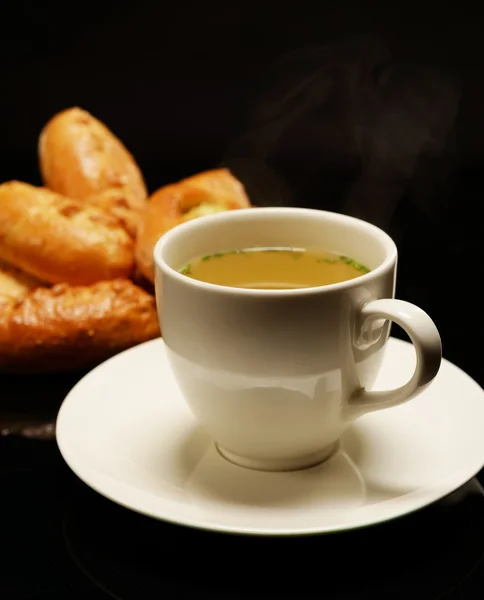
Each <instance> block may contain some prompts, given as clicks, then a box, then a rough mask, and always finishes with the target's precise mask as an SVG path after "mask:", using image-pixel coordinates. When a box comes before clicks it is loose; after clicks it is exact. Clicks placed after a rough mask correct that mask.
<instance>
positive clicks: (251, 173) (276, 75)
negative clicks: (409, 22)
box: [225, 37, 460, 228]
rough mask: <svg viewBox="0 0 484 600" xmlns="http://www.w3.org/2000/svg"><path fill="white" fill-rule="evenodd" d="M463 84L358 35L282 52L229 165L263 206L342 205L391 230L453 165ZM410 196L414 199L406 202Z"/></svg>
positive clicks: (429, 198)
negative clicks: (402, 211)
mask: <svg viewBox="0 0 484 600" xmlns="http://www.w3.org/2000/svg"><path fill="white" fill-rule="evenodd" d="M459 99H460V87H459V84H458V82H457V81H456V80H455V79H454V78H453V77H452V76H451V75H449V74H447V73H444V72H441V71H439V70H437V69H436V68H432V67H430V66H422V65H420V64H419V65H416V64H409V63H402V62H397V61H394V60H393V58H392V55H391V53H390V51H389V49H388V48H387V47H386V45H385V44H383V43H382V42H381V41H380V40H376V39H374V38H368V37H360V38H356V39H352V40H344V41H341V42H338V43H334V44H330V45H327V46H325V47H317V48H308V49H302V50H298V51H296V52H293V53H290V54H288V55H287V56H284V57H282V58H281V59H280V60H279V61H277V62H276V63H275V64H273V65H272V66H271V68H270V69H269V70H268V72H267V73H265V74H264V77H263V82H262V86H261V89H260V92H259V94H258V96H257V98H256V99H255V101H254V103H253V106H252V107H251V110H250V114H249V115H248V122H247V128H246V130H245V131H244V132H243V133H242V134H241V135H240V136H239V138H238V139H237V140H235V141H234V143H233V144H232V147H231V148H230V150H229V153H228V156H227V159H226V161H225V164H226V165H227V166H229V167H230V168H232V170H233V171H234V173H235V174H236V175H237V176H238V177H239V178H240V179H241V180H242V181H243V182H244V184H246V186H247V188H248V191H249V194H251V196H252V197H253V200H254V201H255V203H257V204H261V205H277V204H287V205H300V206H311V207H315V208H321V209H330V210H338V211H339V212H345V213H347V214H352V215H355V216H360V217H362V218H365V219H367V220H369V221H372V222H374V223H376V224H378V225H380V226H381V227H384V228H388V227H389V226H390V223H391V221H392V218H393V216H394V215H395V212H396V210H397V208H398V206H399V204H400V203H401V202H402V201H404V200H407V201H410V202H417V203H418V204H419V209H420V210H424V211H425V210H429V209H430V208H431V206H432V202H434V201H435V198H436V193H435V190H436V189H439V190H441V189H443V188H445V184H446V181H447V179H448V178H449V177H450V176H451V174H452V170H453V165H454V154H453V137H452V136H453V129H454V123H455V120H456V116H457V111H458V105H459ZM409 198H410V200H408V199H409Z"/></svg>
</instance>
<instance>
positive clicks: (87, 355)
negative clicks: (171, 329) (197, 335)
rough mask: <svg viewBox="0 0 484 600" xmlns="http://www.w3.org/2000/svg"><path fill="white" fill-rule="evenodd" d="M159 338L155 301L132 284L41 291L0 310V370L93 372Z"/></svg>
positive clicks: (117, 282)
mask: <svg viewBox="0 0 484 600" xmlns="http://www.w3.org/2000/svg"><path fill="white" fill-rule="evenodd" d="M158 336H159V328H158V320H157V314H156V306H155V299H154V297H153V296H151V295H149V294H147V293H146V292H144V291H143V290H141V289H140V288H138V287H137V286H135V285H134V284H133V283H132V282H131V281H128V280H114V281H101V282H98V283H96V284H94V285H91V286H80V287H70V286H68V285H67V284H58V285H55V286H53V287H52V288H39V289H37V290H35V291H33V292H30V293H29V294H28V295H27V296H26V297H25V298H24V299H23V300H20V301H19V302H14V301H12V300H11V301H9V302H5V301H4V303H3V306H2V307H1V309H0V369H1V370H2V371H8V372H22V373H48V372H61V371H77V370H81V369H87V368H90V367H92V366H94V365H96V364H98V363H100V362H101V361H103V360H105V359H107V358H109V357H110V356H113V355H114V354H116V353H118V352H120V351H122V350H125V349H127V348H129V347H131V346H134V345H136V344H139V343H141V342H145V341H147V340H150V339H153V338H155V337H158Z"/></svg>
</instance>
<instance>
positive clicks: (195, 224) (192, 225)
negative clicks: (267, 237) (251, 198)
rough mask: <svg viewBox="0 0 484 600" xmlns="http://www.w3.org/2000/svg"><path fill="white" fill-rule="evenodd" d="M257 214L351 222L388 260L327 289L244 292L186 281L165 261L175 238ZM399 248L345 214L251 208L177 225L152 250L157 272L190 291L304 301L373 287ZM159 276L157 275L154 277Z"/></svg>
mask: <svg viewBox="0 0 484 600" xmlns="http://www.w3.org/2000/svg"><path fill="white" fill-rule="evenodd" d="M254 211H257V213H259V214H260V218H261V219H263V218H264V216H270V215H272V214H281V215H296V214H299V215H305V216H308V217H310V216H311V215H312V216H316V215H317V216H318V217H321V216H323V217H324V216H326V218H330V219H333V220H336V221H340V222H341V221H345V222H352V223H354V224H356V225H358V226H359V227H361V228H364V229H366V230H367V231H369V232H370V233H372V234H373V235H376V236H378V238H379V240H380V241H381V242H382V244H383V246H384V247H385V250H386V252H387V256H386V257H385V259H384V261H383V262H382V263H381V264H380V265H378V266H377V267H376V268H375V269H373V270H372V271H370V272H369V273H365V274H363V275H360V276H359V277H355V278H354V279H349V280H346V281H341V282H339V283H330V284H326V285H319V286H313V287H304V288H295V289H294V288H292V289H285V290H264V289H254V288H242V287H240V288H239V287H230V286H226V285H220V284H216V283H207V282H206V281H200V280H199V279H193V278H191V277H187V276H186V275H183V274H182V273H180V272H179V271H177V270H176V269H174V268H173V267H171V266H170V265H169V264H168V263H167V262H166V261H165V259H164V257H163V254H164V253H165V251H166V248H167V247H168V246H169V245H170V244H172V243H174V240H176V238H177V237H178V236H179V235H180V234H182V233H184V232H186V231H190V230H195V229H198V228H199V227H203V226H204V224H210V223H217V222H219V221H221V222H223V221H227V220H232V219H238V218H243V216H244V214H247V213H248V212H250V213H253V212H254ZM397 255H398V252H397V247H396V244H395V242H394V241H393V239H392V238H391V237H390V236H389V235H388V234H387V233H386V232H385V231H383V229H380V228H379V227H377V226H376V225H373V224H372V223H369V222H368V221H364V220H363V219H358V218H357V217H351V216H349V215H345V214H342V213H336V212H331V211H326V210H319V209H314V208H299V207H278V206H270V207H251V208H240V209H237V210H231V211H224V212H220V213H215V214H212V215H205V216H202V217H197V218H196V219H193V220H190V221H186V222H185V223H180V224H179V225H176V226H175V227H173V228H172V229H170V230H169V231H167V232H166V233H165V234H163V235H162V236H161V237H160V238H159V239H158V241H157V242H156V244H155V247H154V250H153V258H154V263H155V267H156V269H159V270H160V271H161V272H163V273H164V274H165V275H168V276H170V277H173V278H174V279H175V280H177V281H178V282H179V283H182V284H184V285H187V286H188V287H191V288H197V289H199V290H205V291H207V292H212V293H218V294H220V293H222V294H226V295H227V294H228V295H236V296H238V297H241V296H245V297H253V298H257V297H258V298H281V297H288V296H289V297H304V296H312V295H314V294H322V293H325V294H327V293H331V292H336V291H343V290H346V289H351V288H353V287H355V286H360V285H362V284H365V283H371V282H372V281H373V280H375V279H378V278H379V277H380V276H381V275H383V274H384V273H385V272H387V271H388V269H391V268H392V267H393V265H394V264H395V262H396V260H397ZM155 275H156V274H155Z"/></svg>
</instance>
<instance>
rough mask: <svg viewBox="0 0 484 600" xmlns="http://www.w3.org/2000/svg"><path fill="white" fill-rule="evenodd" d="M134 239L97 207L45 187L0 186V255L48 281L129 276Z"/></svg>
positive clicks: (75, 282)
mask: <svg viewBox="0 0 484 600" xmlns="http://www.w3.org/2000/svg"><path fill="white" fill-rule="evenodd" d="M133 251H134V246H133V240H132V239H131V237H130V236H129V235H128V233H127V232H126V231H125V229H124V228H123V227H122V226H121V225H120V223H119V222H118V220H117V219H116V218H114V217H111V216H110V215H108V214H107V213H105V212H104V211H102V210H101V209H99V208H96V207H94V206H91V205H86V204H84V203H82V202H80V201H78V200H71V199H69V198H66V197H65V196H61V195H59V194H56V193H54V192H51V191H50V190H47V189H45V188H37V187H34V186H32V185H28V184H26V183H20V182H17V181H11V182H8V183H4V184H2V185H0V259H1V260H4V261H6V262H8V263H10V264H12V265H14V266H16V267H18V268H19V269H21V270H22V271H25V272H26V273H29V274H30V275H33V276H34V277H37V278H39V279H41V280H43V281H47V282H49V283H59V282H66V283H69V284H72V285H83V284H90V283H94V282H95V281H100V280H103V279H116V278H119V277H121V278H124V277H129V276H130V274H131V272H132V269H133V262H134V257H133Z"/></svg>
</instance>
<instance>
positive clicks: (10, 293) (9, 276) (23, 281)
mask: <svg viewBox="0 0 484 600" xmlns="http://www.w3.org/2000/svg"><path fill="white" fill-rule="evenodd" d="M41 285H43V283H42V282H41V281H39V280H38V279H36V278H35V277H31V276H30V275H27V273H24V272H23V271H20V269H17V268H16V267H13V266H12V265H9V264H7V263H4V262H3V261H0V298H4V299H5V298H6V299H11V300H20V299H22V298H24V297H25V296H26V295H27V294H28V293H29V292H30V291H32V290H35V288H38V287H40V286H41Z"/></svg>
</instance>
